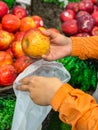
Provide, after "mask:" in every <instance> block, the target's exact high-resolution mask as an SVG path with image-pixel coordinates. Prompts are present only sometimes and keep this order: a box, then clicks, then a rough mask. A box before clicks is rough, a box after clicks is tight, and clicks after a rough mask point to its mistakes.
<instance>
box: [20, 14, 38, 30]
mask: <svg viewBox="0 0 98 130" xmlns="http://www.w3.org/2000/svg"><path fill="white" fill-rule="evenodd" d="M31 28H36V24H35V22H34V20H33V19H32V18H31V17H30V16H27V17H24V18H22V19H21V23H20V31H23V32H25V31H27V30H29V29H31Z"/></svg>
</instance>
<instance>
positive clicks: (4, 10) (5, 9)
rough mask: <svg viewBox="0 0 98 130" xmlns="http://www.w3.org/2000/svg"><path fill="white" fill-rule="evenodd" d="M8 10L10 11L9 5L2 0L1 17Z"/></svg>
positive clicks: (0, 4) (0, 5)
mask: <svg viewBox="0 0 98 130" xmlns="http://www.w3.org/2000/svg"><path fill="white" fill-rule="evenodd" d="M8 12H9V7H8V5H7V4H6V3H5V2H3V1H0V18H2V17H3V16H4V15H6V14H8Z"/></svg>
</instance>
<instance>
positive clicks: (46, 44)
mask: <svg viewBox="0 0 98 130" xmlns="http://www.w3.org/2000/svg"><path fill="white" fill-rule="evenodd" d="M22 48H23V51H24V53H25V54H26V55H28V56H30V57H33V58H41V56H42V55H43V54H47V53H48V52H49V48H50V39H49V37H48V36H45V35H44V34H42V32H41V31H40V30H39V29H37V28H36V29H30V30H29V31H27V32H26V33H25V35H24V37H23V40H22Z"/></svg>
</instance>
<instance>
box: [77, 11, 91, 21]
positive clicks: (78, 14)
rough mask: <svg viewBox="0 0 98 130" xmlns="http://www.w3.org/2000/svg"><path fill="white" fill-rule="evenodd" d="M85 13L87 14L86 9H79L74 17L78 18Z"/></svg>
mask: <svg viewBox="0 0 98 130" xmlns="http://www.w3.org/2000/svg"><path fill="white" fill-rule="evenodd" d="M85 14H89V13H88V12H87V11H82V10H80V11H79V12H78V13H77V14H76V19H78V18H79V17H81V16H83V15H85Z"/></svg>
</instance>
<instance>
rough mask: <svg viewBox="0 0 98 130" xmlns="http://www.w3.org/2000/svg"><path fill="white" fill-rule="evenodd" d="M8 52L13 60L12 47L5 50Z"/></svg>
mask: <svg viewBox="0 0 98 130" xmlns="http://www.w3.org/2000/svg"><path fill="white" fill-rule="evenodd" d="M5 51H6V52H7V53H8V54H10V55H11V57H12V58H13V60H14V58H15V57H14V54H13V52H12V49H11V46H10V47H9V48H8V49H7V50H5Z"/></svg>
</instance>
